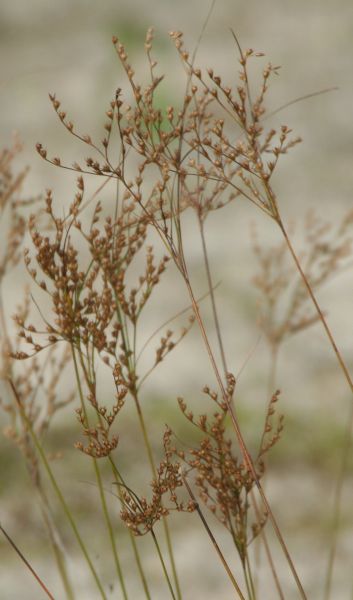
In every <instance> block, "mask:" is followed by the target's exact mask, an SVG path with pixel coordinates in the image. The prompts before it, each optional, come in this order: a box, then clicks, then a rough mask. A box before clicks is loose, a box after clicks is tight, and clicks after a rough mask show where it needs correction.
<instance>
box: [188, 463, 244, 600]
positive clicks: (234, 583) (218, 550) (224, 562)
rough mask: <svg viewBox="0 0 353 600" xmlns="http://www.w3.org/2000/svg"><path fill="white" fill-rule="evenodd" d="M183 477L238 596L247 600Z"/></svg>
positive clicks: (242, 599)
mask: <svg viewBox="0 0 353 600" xmlns="http://www.w3.org/2000/svg"><path fill="white" fill-rule="evenodd" d="M182 477H183V482H184V484H185V487H186V489H187V491H188V493H189V495H190V498H191V499H192V501H193V502H194V504H195V507H196V511H197V514H198V515H199V517H200V519H201V521H202V524H203V526H204V528H205V529H206V531H207V534H208V536H209V538H210V540H211V542H212V544H213V546H214V547H215V549H216V552H217V554H218V556H219V558H220V560H221V563H222V564H223V566H224V568H225V570H226V573H227V575H228V577H229V579H230V581H231V582H232V584H233V587H234V588H235V590H236V592H237V594H238V597H239V598H240V599H241V600H245V596H244V594H243V592H242V591H241V589H240V587H239V585H238V583H237V580H236V579H235V577H234V575H233V573H232V571H231V570H230V568H229V565H228V563H227V561H226V559H225V557H224V555H223V553H222V551H221V549H220V547H219V545H218V544H217V541H216V538H215V537H214V535H213V533H212V531H211V529H210V527H209V525H208V523H207V520H206V519H205V517H204V515H203V513H202V510H201V508H200V506H199V504H198V502H197V500H196V498H195V495H194V493H193V491H192V489H191V487H190V486H189V484H188V481H187V479H186V477H185V475H182Z"/></svg>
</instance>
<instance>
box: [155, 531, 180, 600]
mask: <svg viewBox="0 0 353 600" xmlns="http://www.w3.org/2000/svg"><path fill="white" fill-rule="evenodd" d="M151 534H152V538H153V541H154V544H155V546H156V548H157V552H158V556H159V560H160V561H161V565H162V569H163V572H164V575H165V578H166V580H167V583H168V587H169V591H170V595H171V596H172V598H173V600H176V596H175V594H174V590H173V587H172V584H171V581H170V579H169V575H168V571H167V569H166V566H165V562H164V560H163V555H162V552H161V549H160V547H159V544H158V541H157V538H156V534H155V533H154V531H153V529H151Z"/></svg>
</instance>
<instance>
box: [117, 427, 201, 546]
mask: <svg viewBox="0 0 353 600" xmlns="http://www.w3.org/2000/svg"><path fill="white" fill-rule="evenodd" d="M171 435H172V431H171V430H170V429H169V428H167V429H166V432H165V434H164V449H165V459H164V460H162V462H161V463H160V464H159V466H158V468H157V474H156V477H155V479H154V480H153V481H152V483H151V488H152V498H151V500H150V501H148V500H147V499H146V498H144V497H141V498H140V497H138V496H137V494H136V493H135V492H133V491H132V490H131V489H129V488H128V487H127V486H122V491H121V501H122V503H123V509H122V511H121V513H120V515H121V518H122V520H123V521H124V523H125V524H126V526H127V527H128V528H129V529H130V530H131V531H132V532H133V533H134V535H144V534H146V533H148V532H150V531H151V530H152V529H153V527H154V525H155V524H156V523H157V522H158V521H160V519H162V518H163V517H166V516H168V515H169V514H170V512H171V511H178V512H193V511H194V510H195V504H194V502H192V501H190V500H189V501H188V502H183V501H180V500H178V496H177V490H178V488H181V487H182V485H183V481H182V476H181V465H180V463H179V462H175V461H172V451H171V449H170V438H171Z"/></svg>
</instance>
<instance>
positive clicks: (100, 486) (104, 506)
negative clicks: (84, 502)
mask: <svg viewBox="0 0 353 600" xmlns="http://www.w3.org/2000/svg"><path fill="white" fill-rule="evenodd" d="M72 358H73V363H74V369H75V375H76V384H77V389H78V392H79V396H80V401H81V407H82V410H83V411H84V414H85V417H86V419H88V416H87V411H86V406H85V400H84V396H83V391H82V386H81V381H80V373H79V370H78V364H77V359H76V354H75V349H74V348H73V346H72ZM87 423H88V420H87ZM92 460H93V466H94V472H95V475H96V480H97V485H98V489H99V495H100V500H101V504H102V510H103V515H104V519H105V522H106V526H107V529H108V534H109V539H110V544H111V547H112V552H113V557H114V562H115V566H116V570H117V575H118V578H119V582H120V586H121V591H122V594H123V597H124V599H125V600H127V598H128V595H127V590H126V585H125V580H124V575H123V571H122V568H121V565H120V560H119V556H118V551H117V547H116V542H115V535H114V530H113V526H112V522H111V519H110V515H109V511H108V507H107V502H106V499H105V492H104V488H103V483H102V478H101V474H100V471H99V467H98V464H97V460H96V459H95V458H93V459H92Z"/></svg>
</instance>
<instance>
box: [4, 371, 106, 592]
mask: <svg viewBox="0 0 353 600" xmlns="http://www.w3.org/2000/svg"><path fill="white" fill-rule="evenodd" d="M9 384H10V387H11V389H12V391H13V394H14V397H15V399H16V402H17V405H18V407H19V410H20V413H21V416H22V418H23V419H24V421H25V422H26V425H27V427H28V431H29V433H30V435H31V438H32V441H33V443H34V445H35V447H36V449H37V451H38V454H39V456H40V458H41V460H42V463H43V465H44V468H45V470H46V472H47V475H48V477H49V479H50V482H51V484H52V486H53V488H54V491H55V493H56V495H57V497H58V499H59V502H60V504H61V506H62V508H63V510H64V513H65V516H66V518H67V520H68V521H69V523H70V525H71V528H72V530H73V532H74V535H75V537H76V540H77V542H78V544H79V546H80V548H81V551H82V554H83V556H84V558H85V560H86V562H87V564H88V567H89V569H90V571H91V574H92V576H93V579H94V581H95V583H96V585H97V588H98V590H99V592H100V595H101V597H102V598H103V600H107V596H106V594H105V591H104V589H103V586H102V584H101V582H100V579H99V577H98V574H97V571H96V570H95V568H94V565H93V563H92V561H91V559H90V557H89V554H88V552H87V549H86V546H85V544H84V542H83V540H82V538H81V535H80V533H79V530H78V527H77V525H76V523H75V520H74V518H73V516H72V514H71V511H70V509H69V507H68V505H67V503H66V501H65V499H64V496H63V494H62V492H61V490H60V488H59V485H58V483H57V481H56V479H55V476H54V473H53V471H52V469H51V467H50V465H49V462H48V460H47V458H46V456H45V452H44V450H43V448H42V446H41V444H40V442H39V439H38V437H37V435H36V434H35V432H34V430H33V427H32V423H31V422H30V420H29V419H28V417H27V415H26V413H25V411H24V408H23V406H22V402H21V399H20V397H19V395H18V393H17V390H16V388H15V386H14V383H13V381H12V380H11V379H10V380H9Z"/></svg>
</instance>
